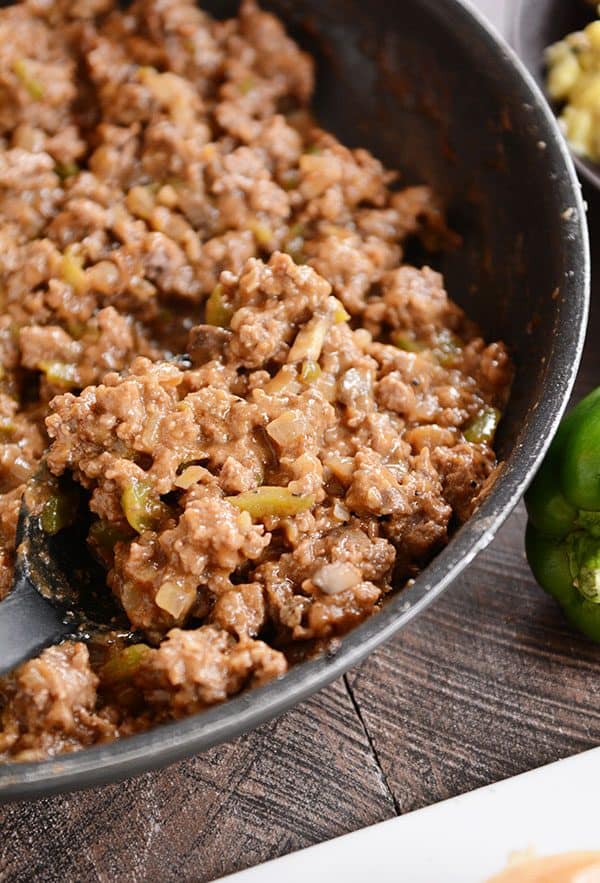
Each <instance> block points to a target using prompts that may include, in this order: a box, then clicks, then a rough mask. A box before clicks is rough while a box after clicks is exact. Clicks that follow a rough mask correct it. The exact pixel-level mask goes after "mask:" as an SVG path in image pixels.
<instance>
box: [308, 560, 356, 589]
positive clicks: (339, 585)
mask: <svg viewBox="0 0 600 883" xmlns="http://www.w3.org/2000/svg"><path fill="white" fill-rule="evenodd" d="M312 581H313V583H314V584H315V585H316V586H317V588H319V589H321V591H322V592H325V594H326V595H337V594H338V592H345V591H347V590H348V589H353V588H354V586H357V585H358V584H359V582H361V581H362V573H361V572H360V570H359V569H358V567H355V566H354V564H350V562H349V561H334V562H333V563H332V564H324V565H323V567H320V568H319V569H318V570H317V572H316V573H314V574H313V577H312Z"/></svg>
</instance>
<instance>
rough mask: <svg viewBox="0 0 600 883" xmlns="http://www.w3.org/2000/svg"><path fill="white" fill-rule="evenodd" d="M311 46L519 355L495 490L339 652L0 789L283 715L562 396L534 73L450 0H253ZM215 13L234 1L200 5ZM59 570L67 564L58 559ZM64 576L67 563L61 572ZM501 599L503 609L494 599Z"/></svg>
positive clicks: (569, 244) (563, 287)
mask: <svg viewBox="0 0 600 883" xmlns="http://www.w3.org/2000/svg"><path fill="white" fill-rule="evenodd" d="M265 5H266V6H267V7H268V8H271V9H273V10H274V11H276V12H278V13H279V14H280V15H281V16H282V17H283V18H284V20H286V22H287V23H288V25H289V26H290V27H291V28H292V30H293V32H294V34H295V35H296V36H297V37H298V38H299V39H300V40H301V41H303V42H304V43H305V44H306V46H307V48H309V49H310V50H311V51H313V52H314V53H315V54H316V56H317V58H318V60H319V88H318V94H317V99H316V103H315V109H316V111H317V114H318V116H319V118H320V119H321V120H322V121H323V123H324V124H325V125H326V126H327V127H329V128H331V129H333V130H334V131H335V132H336V134H337V135H338V136H340V137H341V138H342V140H343V141H345V142H346V143H350V144H353V145H365V146H367V147H369V148H371V149H372V150H373V151H374V152H375V153H376V154H377V155H378V156H380V157H381V158H382V159H383V160H384V161H385V162H386V163H387V164H388V165H390V166H393V167H398V168H401V169H402V170H403V171H404V172H405V176H406V177H405V180H407V181H427V182H429V183H431V184H432V185H433V187H434V188H435V189H436V191H437V192H438V193H440V194H441V196H442V198H443V199H444V201H445V203H446V205H447V206H448V211H449V217H450V221H451V223H452V224H453V225H454V227H455V229H457V230H458V231H459V232H460V233H461V234H462V236H463V237H464V247H463V248H462V249H461V250H460V251H457V252H456V253H454V254H452V255H448V256H447V257H446V258H444V259H442V260H441V261H440V262H439V263H440V267H441V269H442V270H443V271H444V272H445V273H446V279H447V283H448V287H449V290H450V293H451V295H452V297H453V298H455V299H456V300H457V301H458V302H459V303H461V304H462V305H463V306H464V307H465V308H466V309H467V311H468V313H469V314H470V315H471V316H472V317H473V318H475V319H476V320H477V321H479V323H480V324H481V326H482V327H483V329H484V331H485V334H486V336H487V337H488V338H490V339H497V338H503V339H504V340H506V341H507V342H508V343H509V344H510V346H511V348H512V351H513V355H514V358H515V361H516V364H517V366H518V373H517V378H516V381H515V385H514V392H513V395H512V398H511V401H510V404H509V406H508V409H507V412H506V415H505V418H504V420H503V421H502V424H501V430H500V433H499V436H498V444H499V452H500V456H501V457H502V458H504V459H505V460H506V464H505V467H504V469H503V471H502V474H501V476H500V478H499V479H498V481H497V483H496V485H495V487H494V489H493V491H492V493H491V494H490V495H489V497H488V499H487V500H486V501H485V502H484V503H483V505H482V506H481V508H480V509H479V511H478V512H477V513H476V515H475V516H474V517H473V518H472V519H471V520H470V521H469V522H468V524H466V525H465V526H464V527H463V528H462V529H461V530H460V532H459V533H458V534H457V535H456V536H455V537H454V538H453V540H452V541H451V543H450V544H449V546H448V547H447V548H446V549H445V550H444V551H443V552H442V553H441V554H440V555H439V556H438V557H437V558H436V559H435V560H434V561H433V562H432V564H431V565H430V566H429V567H428V568H427V569H426V570H425V571H424V572H423V574H421V576H420V577H419V578H418V579H417V580H416V582H415V583H414V585H413V586H411V587H410V588H408V589H406V590H405V591H403V592H400V593H398V594H397V595H395V596H394V597H392V598H391V599H390V601H389V603H388V604H387V605H386V607H385V608H384V610H382V611H381V612H380V613H379V614H377V615H376V616H374V617H372V618H371V619H370V620H368V621H367V622H365V623H363V625H361V626H360V627H359V628H357V629H355V630H354V631H353V632H352V633H350V634H349V635H348V636H346V637H345V638H344V639H343V641H342V642H341V645H340V647H339V649H338V651H337V653H335V654H331V655H328V656H323V657H321V658H319V659H316V660H313V661H310V662H306V663H303V664H301V665H298V666H297V667H296V668H295V669H293V670H292V671H291V672H290V673H289V674H288V675H286V676H285V677H284V678H283V679H281V680H279V681H275V682H272V683H270V684H268V685H267V686H266V687H262V688H261V689H259V690H255V691H253V692H248V693H246V694H244V695H241V696H239V697H238V698H236V699H233V700H231V701H229V702H227V703H226V704H224V705H221V706H219V707H215V708H212V709H210V710H209V711H207V712H205V713H203V714H200V715H197V716H195V717H192V718H188V719H187V720H184V721H180V722H177V723H172V724H168V725H165V726H162V727H159V728H156V729H154V730H152V731H150V732H148V733H144V734H141V735H139V736H134V737H132V738H130V739H124V740H123V741H120V742H116V743H113V744H110V745H107V746H104V747H98V748H93V749H89V750H86V751H82V752H80V753H78V754H73V755H67V756H62V757H60V758H58V759H56V760H48V761H44V762H42V763H39V764H20V765H19V764H16V765H13V766H6V767H4V768H2V770H1V771H0V797H1V798H2V799H4V800H10V799H16V798H23V797H33V796H37V795H40V794H48V793H51V792H55V791H65V790H68V789H74V788H81V787H84V786H89V785H97V784H100V783H103V782H108V781H114V780H116V779H119V778H124V777H126V776H131V775H134V774H135V773H139V772H141V771H143V770H147V769H150V768H153V767H158V766H161V765H165V764H168V763H172V762H173V761H175V760H178V759H179V758H182V757H184V756H186V755H189V754H193V753H195V752H198V751H202V750H205V749H207V748H209V747H211V746H213V745H215V744H217V743H219V742H222V741H225V740H227V739H231V738H233V737H234V736H237V735H238V734H240V733H242V732H243V731H245V730H248V729H251V728H253V727H256V726H258V725H259V724H261V723H263V722H264V721H266V720H268V719H270V718H272V717H275V716H276V715H278V714H281V713H282V712H283V711H285V710H286V709H287V708H289V707H290V706H292V705H294V704H295V703H297V702H299V701H301V700H302V699H304V698H306V697H307V696H308V695H309V694H310V693H312V692H314V691H315V690H317V689H319V688H320V687H323V686H324V685H325V684H327V683H328V682H329V681H331V680H333V679H334V678H336V677H338V676H339V675H340V674H341V673H342V672H344V671H345V670H346V669H348V668H349V667H350V666H352V665H355V664H356V663H358V662H359V661H360V660H361V659H362V658H363V657H364V656H366V655H367V654H368V653H370V652H371V651H372V650H374V649H375V647H377V646H378V645H379V644H380V643H381V642H382V641H385V640H386V639H387V638H389V637H391V636H392V635H393V634H394V633H396V632H397V631H398V630H399V629H400V628H401V627H402V626H404V625H406V624H407V623H408V622H409V621H410V620H411V619H412V618H413V617H414V616H416V615H417V614H418V613H419V612H420V611H421V610H422V609H423V608H424V607H425V606H426V605H427V604H429V603H431V602H432V601H433V600H434V599H435V598H436V597H437V596H438V595H439V594H440V593H441V592H442V591H443V590H444V589H445V588H446V587H447V586H448V585H449V584H450V583H451V582H452V580H453V579H454V578H455V577H456V576H457V575H458V574H459V573H460V571H461V570H462V569H463V568H464V567H466V566H467V564H469V562H470V561H472V560H473V558H474V557H475V555H476V554H477V553H478V552H479V551H481V549H483V548H484V547H485V546H486V545H487V544H488V543H489V542H490V540H491V539H492V538H493V536H494V534H495V532H496V530H497V529H498V527H499V526H500V524H501V523H502V522H503V521H504V519H505V518H506V517H507V515H508V514H509V512H510V511H511V510H512V508H513V507H514V505H515V503H516V502H517V500H518V499H519V497H520V496H521V494H522V493H523V491H524V489H525V487H526V486H527V484H528V482H529V480H530V478H531V477H532V475H533V473H534V471H535V468H536V466H537V464H538V463H539V461H540V459H541V457H542V456H543V454H544V452H545V450H546V448H547V446H548V444H549V442H550V439H551V437H552V434H553V432H554V430H555V428H556V426H557V423H558V421H559V419H560V416H561V414H562V412H563V410H564V407H565V405H566V403H567V400H568V398H569V393H570V390H571V387H572V384H573V381H574V378H575V374H576V371H577V366H578V363H579V357H580V354H581V347H582V343H583V337H584V333H585V324H586V318H587V307H588V286H589V266H588V246H587V231H586V224H585V216H584V209H583V205H582V202H581V198H580V194H579V187H578V184H577V180H576V177H575V173H574V169H573V166H572V163H571V160H570V158H569V154H568V151H567V149H566V147H565V145H564V142H563V140H562V138H561V137H560V134H559V132H558V129H557V126H556V123H555V121H554V118H553V116H552V114H551V112H550V110H549V108H548V106H547V104H546V102H545V101H544V100H543V98H542V96H541V95H540V93H539V91H538V90H537V88H536V87H535V84H534V83H533V81H532V79H531V77H529V75H528V74H527V73H526V72H525V69H524V68H523V67H522V65H521V64H520V63H519V62H518V61H517V59H516V57H515V56H514V55H513V54H512V52H511V51H510V50H509V49H508V48H507V46H506V45H505V44H504V43H503V42H502V41H501V40H500V39H499V38H498V37H497V36H495V35H494V34H492V33H491V32H490V31H489V30H488V29H487V27H486V25H485V24H484V23H483V21H482V20H481V19H480V18H478V17H477V16H476V15H474V13H472V12H471V11H470V10H469V9H467V8H465V7H464V6H463V5H462V4H461V3H460V2H458V0H402V2H401V3H400V2H398V3H395V4H390V3H389V2H387V0H372V2H370V3H368V4H365V3H363V2H359V0H329V2H327V3H322V2H321V0H278V2H272V3H266V4H265ZM209 7H210V8H211V9H212V11H213V12H216V13H217V14H223V15H224V14H229V13H231V12H233V11H234V5H233V4H231V5H229V4H225V3H223V4H219V3H212V4H209ZM66 571H68V567H67V568H66ZM66 575H67V577H68V575H69V574H68V573H66ZM508 614H509V611H507V615H508Z"/></svg>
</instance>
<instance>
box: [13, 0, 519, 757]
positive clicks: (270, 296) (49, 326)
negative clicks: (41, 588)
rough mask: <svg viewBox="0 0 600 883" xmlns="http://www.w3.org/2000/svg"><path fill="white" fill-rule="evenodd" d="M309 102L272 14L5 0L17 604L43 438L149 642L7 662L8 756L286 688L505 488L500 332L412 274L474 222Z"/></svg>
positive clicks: (295, 59) (429, 277)
mask: <svg viewBox="0 0 600 883" xmlns="http://www.w3.org/2000/svg"><path fill="white" fill-rule="evenodd" d="M312 90H313V65H312V62H311V59H310V58H309V57H308V56H307V55H306V54H305V53H303V52H302V51H301V50H300V49H299V48H298V47H297V46H296V45H295V44H294V43H293V42H292V41H291V40H290V38H289V37H288V36H287V35H286V33H285V31H284V29H283V27H282V25H281V24H280V22H279V21H277V19H275V18H274V17H273V16H271V15H268V14H266V13H264V12H262V11H261V10H260V9H259V8H258V7H257V6H256V5H255V4H254V2H252V0H244V2H243V3H242V5H241V8H240V11H239V15H238V16H237V17H236V18H233V19H230V20H228V21H222V22H221V21H219V22H217V21H214V20H212V19H211V18H210V17H208V16H207V15H206V14H205V13H204V12H203V11H201V10H200V9H199V8H198V7H197V6H196V4H195V3H194V2H193V0H135V2H134V3H133V5H131V6H130V7H128V8H127V10H126V11H121V10H119V9H115V8H113V6H112V4H111V0H27V2H24V3H21V4H19V5H16V6H12V7H10V8H7V9H3V10H2V11H0V138H1V145H0V147H1V150H0V218H1V220H2V223H1V225H0V296H1V300H2V305H1V306H2V313H1V315H0V375H1V377H0V433H1V440H2V444H1V445H0V476H1V484H0V492H1V496H0V537H1V554H0V564H1V589H0V591H1V592H2V594H6V592H7V591H9V588H10V584H11V580H12V566H13V556H14V536H15V523H16V518H17V514H18V509H19V504H20V499H21V494H22V491H23V487H24V484H25V483H26V482H27V481H28V479H29V478H30V477H31V476H32V475H33V474H34V473H35V472H36V470H37V469H38V467H39V462H40V458H41V457H42V455H43V454H44V451H47V453H46V461H47V468H48V469H49V470H50V473H51V474H52V475H53V476H56V477H59V476H70V477H71V479H72V480H73V481H74V482H75V483H76V484H77V485H78V486H80V487H81V488H82V494H83V495H84V499H85V500H86V506H87V508H88V509H89V511H90V512H91V518H92V520H91V526H90V530H89V537H88V544H89V547H90V550H91V553H92V554H93V555H94V556H95V557H96V558H97V559H99V560H100V561H101V562H102V564H103V565H104V567H105V569H106V583H107V589H106V591H107V592H111V591H112V593H114V595H115V596H116V598H117V599H118V601H119V602H120V604H121V605H122V607H123V609H124V611H125V613H126V615H127V617H128V619H129V621H130V623H131V628H132V630H134V631H135V632H136V635H137V637H136V639H135V642H134V643H126V642H124V641H122V640H120V639H118V638H117V637H116V636H115V637H113V638H110V637H108V638H107V637H106V635H104V636H103V638H102V640H100V639H98V641H96V642H95V641H94V640H92V641H91V642H90V643H89V644H84V643H81V642H76V641H71V642H66V643H63V644H61V645H59V646H55V647H51V648H49V649H47V650H45V651H44V652H43V653H42V654H41V656H40V657H39V658H37V659H33V660H30V661H29V662H26V663H25V664H24V665H22V666H21V667H20V669H19V670H17V671H16V672H14V674H13V675H11V676H10V677H8V678H6V679H5V680H4V682H3V683H2V685H1V687H0V696H1V699H0V758H2V759H5V760H32V759H38V758H41V757H45V756H51V755H54V754H57V753H59V752H62V751H72V750H75V749H78V748H81V747H83V746H87V745H92V744H96V743H98V742H102V741H105V740H110V739H114V738H117V737H119V736H123V735H125V734H129V733H132V732H135V731H139V730H142V729H144V728H147V727H149V726H151V725H153V724H155V723H157V722H160V721H163V720H168V719H173V718H177V717H180V716H183V715H188V714H190V713H192V712H195V711H198V710H200V709H203V708H205V707H207V706H209V705H211V704H214V703H216V702H222V701H223V700H225V699H227V697H229V696H231V695H233V694H235V693H237V692H239V691H240V690H242V689H244V688H246V687H248V686H252V685H258V684H263V683H265V682H267V681H268V680H269V679H271V678H274V677H278V676H280V675H282V674H284V672H285V671H286V670H287V668H288V666H289V665H291V664H293V663H294V662H295V661H297V660H298V659H301V658H305V657H306V656H307V655H309V654H311V653H315V652H318V651H319V650H322V649H323V648H324V647H325V646H327V642H330V641H332V640H335V639H336V638H337V637H338V636H340V635H342V634H344V633H345V632H346V631H347V630H348V629H350V628H352V627H353V626H354V625H356V624H357V623H359V622H360V621H361V620H363V619H364V618H365V617H367V616H369V615H371V614H372V613H373V612H374V611H376V610H377V609H378V608H379V607H380V605H381V604H382V602H383V600H384V598H385V596H386V594H387V593H389V592H390V590H391V587H392V585H394V586H396V587H397V586H401V585H403V584H404V583H405V582H406V581H407V580H408V579H410V578H412V577H414V576H415V575H416V573H417V572H418V571H419V570H420V569H421V568H422V567H423V566H424V565H426V564H427V562H428V561H429V560H430V559H431V557H432V556H433V555H434V554H435V553H436V552H437V551H439V550H440V549H441V548H442V547H443V545H444V544H445V543H446V542H447V540H448V536H449V533H450V532H451V531H452V530H453V529H454V528H455V527H456V526H458V525H459V524H460V523H462V522H463V521H465V519H467V518H469V516H470V514H471V513H472V511H473V509H474V508H475V506H476V505H477V503H478V500H480V499H481V495H482V494H483V493H484V492H485V491H486V489H487V488H488V487H489V485H490V483H491V482H492V481H493V478H494V475H495V471H496V469H497V463H496V458H495V455H494V451H493V449H492V441H493V436H494V430H495V428H496V424H497V422H498V419H499V416H500V413H501V411H502V409H503V407H504V405H505V403H506V399H507V396H508V391H509V386H510V381H511V373H512V371H511V364H510V360H509V357H508V355H507V351H506V348H505V347H504V345H503V344H502V343H492V344H489V345H486V343H485V342H484V341H483V340H482V338H481V336H480V335H479V332H478V330H477V328H476V327H475V326H474V324H473V323H472V322H470V321H469V320H468V319H467V318H466V317H465V315H464V314H463V312H462V311H461V310H460V309H459V308H458V307H457V306H456V305H455V304H454V303H453V302H452V301H451V300H449V298H448V296H447V294H446V291H445V290H444V283H443V279H442V277H441V276H440V275H439V274H438V273H437V272H435V271H434V270H432V269H430V268H429V267H427V266H424V267H422V268H417V267H414V266H410V265H409V264H407V263H405V262H404V261H403V253H404V250H405V248H406V244H407V243H408V242H413V241H416V240H417V239H420V240H421V242H422V243H424V246H425V247H430V246H431V245H432V244H435V245H436V246H440V245H444V244H446V245H449V246H452V247H458V243H457V241H456V237H454V236H453V235H452V234H451V233H450V232H449V231H448V230H447V229H446V227H445V225H444V221H443V218H442V215H441V214H440V211H439V208H438V206H437V204H436V201H435V199H434V197H433V195H432V194H431V192H430V191H429V189H428V188H427V187H409V188H402V187H401V186H400V184H399V181H398V178H397V176H396V175H395V174H394V173H390V172H388V171H386V170H385V169H384V168H383V167H382V165H381V164H380V163H379V162H378V161H377V160H376V159H375V158H374V157H373V156H371V155H370V154H369V153H368V152H367V151H366V150H360V149H359V150H349V149H348V148H346V147H344V146H343V145H342V144H340V143H339V142H338V141H337V140H336V138H335V137H334V136H333V135H331V134H329V133H328V132H325V131H323V130H322V129H319V128H318V127H317V126H316V125H315V123H314V122H313V120H312V119H311V117H310V114H309V112H308V110H307V105H308V103H309V101H310V98H311V93H312ZM183 354H185V355H183ZM62 480H64V479H62ZM59 493H60V492H59V491H57V494H59ZM63 502H64V501H63ZM60 503H61V501H60V499H58V504H60ZM58 504H57V499H56V497H51V498H50V500H49V502H48V503H47V506H48V507H49V508H48V509H47V512H46V515H48V517H49V518H50V516H54V517H56V516H57V513H63V516H64V510H65V506H64V505H58ZM61 527H62V524H61V523H56V524H54V527H53V529H55V530H58V529H60V528H61Z"/></svg>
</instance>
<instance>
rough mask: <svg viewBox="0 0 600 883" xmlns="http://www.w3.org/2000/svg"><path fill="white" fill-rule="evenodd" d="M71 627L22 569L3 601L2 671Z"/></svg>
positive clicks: (0, 618)
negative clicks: (39, 592)
mask: <svg viewBox="0 0 600 883" xmlns="http://www.w3.org/2000/svg"><path fill="white" fill-rule="evenodd" d="M72 628H73V627H72V626H68V625H65V623H64V622H63V621H62V618H61V612H60V611H59V610H57V609H56V608H55V607H53V606H52V605H51V604H49V603H48V602H47V601H45V600H44V599H43V598H42V597H41V596H40V595H39V594H38V593H37V592H36V590H35V589H34V588H33V586H32V585H31V583H30V582H29V580H28V579H27V577H26V576H25V575H24V574H23V573H22V572H21V573H19V574H18V576H17V579H16V581H15V585H14V587H13V589H12V592H11V593H10V595H9V596H8V597H7V598H5V599H4V601H3V602H2V603H1V604H0V675H3V674H6V673H7V672H9V671H11V669H13V668H15V666H17V665H19V663H21V662H23V661H24V660H25V659H29V657H31V656H34V655H35V654H36V653H37V652H39V651H40V650H42V649H43V648H44V647H47V646H48V645H49V644H53V643H55V642H56V641H59V640H60V639H61V638H62V637H65V636H66V635H67V634H69V632H70V631H72Z"/></svg>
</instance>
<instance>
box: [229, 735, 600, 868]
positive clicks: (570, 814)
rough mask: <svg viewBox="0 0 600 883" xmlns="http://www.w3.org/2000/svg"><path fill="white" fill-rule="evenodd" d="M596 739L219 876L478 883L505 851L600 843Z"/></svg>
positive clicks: (547, 851) (548, 850)
mask: <svg viewBox="0 0 600 883" xmlns="http://www.w3.org/2000/svg"><path fill="white" fill-rule="evenodd" d="M599 808H600V748H594V749H593V750H592V751H586V752H585V753H584V754H579V755H576V756H575V757H569V758H567V759H566V760H560V761H558V762H557V763H553V764H550V765H549V766H546V767H541V768H540V769H538V770H533V771H532V772H529V773H523V775H521V776H515V778H513V779H507V780H506V781H504V782H499V783H498V784H496V785H488V786H487V787H486V788H480V789H479V790H477V791H471V792H470V793H469V794H463V795H462V796H460V797H455V798H454V799H452V800H445V801H444V802H443V803H438V804H435V805H434V806H428V807H426V808H425V809H421V810H417V811H416V812H412V813H408V814H407V815H405V816H400V817H399V818H394V819H390V820H389V821H387V822H382V823H381V824H379V825H373V826H372V827H371V828H363V829H362V830H360V831H356V832H355V833H354V834H346V835H345V836H344V837H338V838H337V839H336V840H330V841H329V842H328V843H321V844H319V845H318V846H312V847H310V848H309V849H304V850H302V851H301V852H295V853H292V854H291V855H288V856H284V857H283V858H280V859H276V860H275V861H272V862H268V863H267V864H264V865H259V866H258V867H255V868H250V869H248V870H247V871H241V872H240V873H238V874H232V875H230V876H228V877H224V878H222V879H223V880H227V881H229V883H320V881H327V883H337V881H341V883H370V881H372V883H483V881H484V880H485V879H486V878H487V877H489V876H490V875H492V874H494V873H497V872H499V871H501V870H502V869H503V868H504V867H505V866H506V863H507V860H508V858H509V857H510V855H511V853H514V852H519V851H521V850H528V849H533V850H535V852H536V853H538V854H540V855H549V854H553V853H557V852H566V851H568V850H579V849H581V850H588V849H589V850H593V849H600V812H599Z"/></svg>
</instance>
